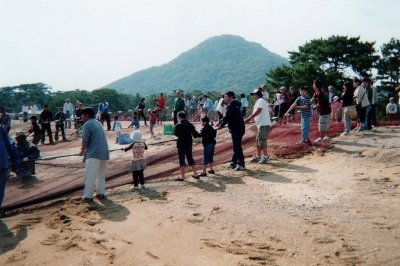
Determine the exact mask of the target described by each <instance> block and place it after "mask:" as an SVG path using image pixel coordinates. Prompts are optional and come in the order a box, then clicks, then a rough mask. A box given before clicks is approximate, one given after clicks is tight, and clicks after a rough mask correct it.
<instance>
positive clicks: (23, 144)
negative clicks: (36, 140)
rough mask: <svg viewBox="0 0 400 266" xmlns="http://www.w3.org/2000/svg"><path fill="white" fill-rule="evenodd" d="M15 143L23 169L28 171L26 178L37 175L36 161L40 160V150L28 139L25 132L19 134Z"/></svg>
mask: <svg viewBox="0 0 400 266" xmlns="http://www.w3.org/2000/svg"><path fill="white" fill-rule="evenodd" d="M15 142H16V147H17V150H18V156H19V158H20V159H21V161H22V162H21V164H22V167H23V168H24V169H25V170H26V176H25V177H29V176H32V175H36V167H35V160H37V159H39V157H40V150H39V149H38V148H37V147H36V146H35V145H32V144H31V143H30V142H29V141H28V140H27V139H26V135H25V132H17V133H16V135H15Z"/></svg>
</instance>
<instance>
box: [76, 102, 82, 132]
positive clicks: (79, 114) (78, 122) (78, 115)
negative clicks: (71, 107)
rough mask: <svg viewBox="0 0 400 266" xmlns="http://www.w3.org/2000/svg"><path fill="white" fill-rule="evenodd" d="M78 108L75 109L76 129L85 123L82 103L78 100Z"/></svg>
mask: <svg viewBox="0 0 400 266" xmlns="http://www.w3.org/2000/svg"><path fill="white" fill-rule="evenodd" d="M76 105H77V107H76V109H75V129H79V128H80V127H81V126H82V125H83V121H82V110H83V107H82V103H81V102H79V101H76Z"/></svg>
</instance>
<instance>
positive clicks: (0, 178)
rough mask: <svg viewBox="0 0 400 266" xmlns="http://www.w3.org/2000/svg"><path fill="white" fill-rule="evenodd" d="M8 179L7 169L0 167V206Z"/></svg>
mask: <svg viewBox="0 0 400 266" xmlns="http://www.w3.org/2000/svg"><path fill="white" fill-rule="evenodd" d="M7 179H8V169H7V168H0V208H1V204H2V203H3V198H4V191H5V190H6V184H7Z"/></svg>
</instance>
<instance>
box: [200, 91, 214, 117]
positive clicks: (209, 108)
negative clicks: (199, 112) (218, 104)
mask: <svg viewBox="0 0 400 266" xmlns="http://www.w3.org/2000/svg"><path fill="white" fill-rule="evenodd" d="M203 99H204V102H203V108H204V109H206V110H207V115H208V113H209V112H211V111H212V110H213V109H214V104H213V102H212V101H211V100H210V99H209V98H208V96H207V95H204V96H203Z"/></svg>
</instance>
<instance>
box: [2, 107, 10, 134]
mask: <svg viewBox="0 0 400 266" xmlns="http://www.w3.org/2000/svg"><path fill="white" fill-rule="evenodd" d="M0 127H3V128H4V129H5V130H6V132H7V134H8V133H9V132H10V129H11V116H10V115H9V114H8V113H7V112H6V109H4V107H0Z"/></svg>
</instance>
